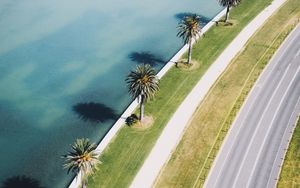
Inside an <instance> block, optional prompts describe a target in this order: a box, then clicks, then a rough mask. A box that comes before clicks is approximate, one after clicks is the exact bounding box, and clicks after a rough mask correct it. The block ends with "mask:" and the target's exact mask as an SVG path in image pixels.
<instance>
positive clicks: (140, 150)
mask: <svg viewBox="0 0 300 188" xmlns="http://www.w3.org/2000/svg"><path fill="white" fill-rule="evenodd" d="M271 1H272V0H263V1H262V0H245V1H243V3H242V4H241V5H240V6H239V7H237V8H234V9H232V11H231V19H232V20H234V23H235V24H234V25H233V26H230V27H220V26H219V27H216V26H215V27H213V28H212V29H210V30H209V31H208V32H207V33H206V34H205V37H204V38H202V39H201V40H199V42H198V43H197V44H196V45H195V46H194V49H193V59H194V60H196V61H197V62H198V63H200V65H199V66H198V68H196V69H194V70H190V71H184V70H181V69H178V68H175V67H173V68H172V69H171V70H170V71H169V72H168V73H167V74H166V75H165V76H164V77H163V78H162V80H161V82H160V91H159V92H158V94H157V95H156V96H155V99H154V100H152V101H150V102H149V103H147V104H146V106H145V113H146V115H147V114H148V115H151V116H152V117H153V119H154V125H153V126H151V127H150V128H148V129H144V130H140V129H134V128H130V127H127V126H124V127H123V128H122V129H121V130H120V131H119V132H118V134H117V136H116V137H115V138H114V140H113V141H112V143H110V144H109V146H108V147H107V148H106V149H105V151H104V152H103V154H102V155H101V156H100V159H101V161H102V162H103V163H102V165H101V166H100V168H99V170H98V171H97V172H96V173H95V174H94V175H93V177H91V178H90V180H89V184H88V187H90V188H93V187H94V188H96V187H117V188H119V187H128V186H129V185H130V183H131V181H132V180H133V178H134V177H135V175H136V173H137V172H138V170H139V168H140V167H141V165H142V164H143V162H144V160H145V159H146V157H147V155H148V154H149V153H150V151H151V148H152V147H153V146H154V144H155V141H156V140H157V138H158V137H159V135H160V134H161V132H162V130H163V128H164V127H165V125H166V124H167V122H168V120H169V119H170V118H171V116H172V115H173V114H174V112H175V111H176V109H177V108H178V106H179V105H180V103H181V102H182V101H183V100H184V98H185V97H186V96H187V94H188V93H189V92H190V91H191V90H192V88H193V86H195V84H196V83H197V82H198V81H199V80H200V78H201V76H202V75H203V74H204V73H205V71H206V70H207V69H208V67H209V66H210V65H211V64H212V63H213V62H214V60H215V59H216V58H217V57H218V55H219V54H220V53H221V52H222V51H223V50H224V49H225V47H226V46H227V45H228V44H229V43H230V42H231V41H232V40H233V38H234V37H235V36H236V35H237V34H238V33H239V32H240V31H241V30H242V28H243V27H244V26H245V25H247V24H248V23H249V22H250V21H251V20H252V19H253V18H254V17H255V16H256V15H257V14H258V13H259V12H260V11H262V10H263V9H264V8H265V7H266V6H267V5H269V3H270V2H271ZM174 29H176V28H174ZM124 84H125V82H124ZM225 87H226V86H225ZM200 139H201V138H200ZM208 145H209V144H208Z"/></svg>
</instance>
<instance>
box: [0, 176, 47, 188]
mask: <svg viewBox="0 0 300 188" xmlns="http://www.w3.org/2000/svg"><path fill="white" fill-rule="evenodd" d="M1 188H46V187H44V186H41V185H40V182H39V181H38V180H35V179H33V178H31V177H27V176H24V175H23V176H12V177H10V178H7V179H6V180H4V182H3V183H2V185H1Z"/></svg>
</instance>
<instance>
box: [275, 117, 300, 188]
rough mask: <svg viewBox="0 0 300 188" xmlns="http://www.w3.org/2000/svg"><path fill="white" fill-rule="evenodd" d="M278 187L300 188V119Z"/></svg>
mask: <svg viewBox="0 0 300 188" xmlns="http://www.w3.org/2000/svg"><path fill="white" fill-rule="evenodd" d="M277 187H278V188H285V187H290V188H296V187H300V119H299V120H298V123H297V127H296V129H295V131H294V134H293V138H292V140H291V143H290V146H289V149H288V152H287V154H286V156H285V161H284V164H283V167H282V171H281V174H280V179H279V181H278V185H277Z"/></svg>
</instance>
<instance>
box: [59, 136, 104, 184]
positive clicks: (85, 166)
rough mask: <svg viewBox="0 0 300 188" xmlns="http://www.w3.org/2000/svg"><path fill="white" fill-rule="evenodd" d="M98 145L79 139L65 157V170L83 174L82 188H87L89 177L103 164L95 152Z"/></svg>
mask: <svg viewBox="0 0 300 188" xmlns="http://www.w3.org/2000/svg"><path fill="white" fill-rule="evenodd" d="M95 149H96V145H95V144H94V143H90V141H89V139H84V138H82V139H77V140H76V141H75V143H74V145H72V151H69V152H68V154H67V155H64V156H63V157H64V158H65V164H64V168H66V169H68V173H69V172H70V171H72V172H75V173H76V174H78V173H79V172H80V173H81V182H82V187H83V188H85V187H86V183H87V177H88V176H89V175H90V174H92V173H93V172H94V169H95V168H96V165H97V164H99V163H101V162H100V161H99V159H98V155H97V153H96V152H95Z"/></svg>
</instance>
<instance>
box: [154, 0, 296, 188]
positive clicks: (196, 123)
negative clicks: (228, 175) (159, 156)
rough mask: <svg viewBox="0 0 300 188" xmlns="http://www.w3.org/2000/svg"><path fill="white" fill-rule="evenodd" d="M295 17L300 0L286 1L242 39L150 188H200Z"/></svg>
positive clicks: (294, 23)
mask: <svg viewBox="0 0 300 188" xmlns="http://www.w3.org/2000/svg"><path fill="white" fill-rule="evenodd" d="M299 18H300V1H299V0H288V2H287V3H286V4H285V5H284V6H283V7H282V8H281V9H280V11H278V12H277V13H276V14H275V15H273V16H272V17H271V18H270V19H269V20H268V21H267V23H266V24H265V25H264V26H263V27H262V28H261V29H260V30H259V31H258V32H257V33H256V34H255V35H254V36H253V37H252V38H251V39H250V40H249V41H248V43H247V45H246V46H245V48H244V50H243V51H242V52H241V53H240V54H239V55H238V56H237V57H236V58H235V59H234V60H233V61H232V62H231V64H230V66H229V67H228V68H227V69H226V71H225V72H224V73H223V75H222V76H221V78H219V80H218V81H217V82H216V83H215V85H214V86H213V88H211V90H210V92H209V94H208V95H207V96H206V98H205V100H204V101H203V103H202V104H201V105H200V106H199V108H198V110H197V111H196V112H195V113H194V115H193V118H192V119H191V120H190V123H189V125H188V128H187V129H186V131H185V133H184V135H183V138H182V140H181V142H180V143H179V145H178V146H177V148H176V150H175V151H174V153H173V154H172V156H171V159H170V160H169V162H168V163H167V164H166V165H165V167H164V169H163V170H162V171H161V173H160V176H159V178H158V179H157V181H156V183H155V187H158V188H161V187H172V188H176V187H201V186H202V185H203V183H204V181H205V178H206V176H207V175H208V172H209V169H210V167H211V165H212V162H213V160H214V158H215V156H216V155H217V152H218V150H219V148H220V146H221V144H222V141H223V139H224V137H225V136H226V134H227V131H228V129H229V127H230V125H231V124H232V122H233V120H234V118H235V116H236V114H237V113H238V111H239V109H240V107H241V105H242V103H243V101H244V100H245V98H246V96H247V94H248V93H249V91H250V90H251V88H252V86H253V85H254V83H255V81H256V80H257V78H258V77H259V75H260V73H261V71H262V70H263V68H264V67H265V65H266V64H267V63H268V61H269V60H270V58H271V57H272V55H273V54H274V53H275V51H276V50H277V49H278V47H279V46H280V44H281V43H282V41H283V40H284V39H285V38H286V36H287V35H288V33H289V32H290V31H291V30H292V28H294V27H295V25H296V23H297V22H299ZM298 173H299V170H298ZM298 179H299V177H298Z"/></svg>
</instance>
